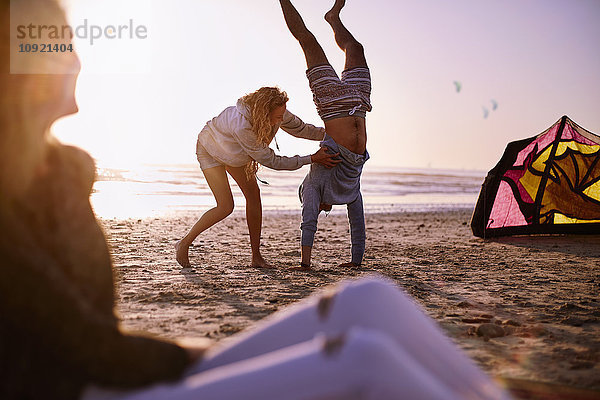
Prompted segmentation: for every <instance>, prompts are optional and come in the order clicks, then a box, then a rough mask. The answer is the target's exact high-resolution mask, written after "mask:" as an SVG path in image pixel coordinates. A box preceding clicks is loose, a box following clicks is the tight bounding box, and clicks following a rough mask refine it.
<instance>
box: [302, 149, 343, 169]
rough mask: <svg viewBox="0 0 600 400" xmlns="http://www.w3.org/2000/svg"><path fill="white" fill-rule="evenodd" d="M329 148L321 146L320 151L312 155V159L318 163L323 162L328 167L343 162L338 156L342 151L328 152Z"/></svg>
mask: <svg viewBox="0 0 600 400" xmlns="http://www.w3.org/2000/svg"><path fill="white" fill-rule="evenodd" d="M327 150H329V147H327V146H325V147H321V148H320V149H319V151H317V152H316V153H315V154H313V155H312V156H310V161H311V162H314V163H317V164H321V165H323V166H325V167H327V168H333V167H335V166H336V165H338V164H339V163H341V162H342V160H340V159H339V158H337V156H339V155H340V153H335V154H329V153H327Z"/></svg>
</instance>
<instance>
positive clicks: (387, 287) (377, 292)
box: [342, 276, 401, 301]
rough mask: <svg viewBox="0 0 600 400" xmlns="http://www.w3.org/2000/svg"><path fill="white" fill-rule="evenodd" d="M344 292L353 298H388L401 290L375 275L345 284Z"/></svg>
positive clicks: (383, 299)
mask: <svg viewBox="0 0 600 400" xmlns="http://www.w3.org/2000/svg"><path fill="white" fill-rule="evenodd" d="M342 293H344V294H345V295H346V296H348V297H351V298H359V299H363V300H367V299H379V300H382V301H385V300H388V299H389V297H390V296H397V295H399V294H400V293H401V292H400V290H399V289H398V288H397V287H396V286H395V285H394V284H393V283H392V282H390V281H388V280H386V279H384V278H382V277H378V276H374V277H370V278H363V279H360V280H358V281H355V282H352V283H350V284H348V285H346V286H344V288H343V290H342Z"/></svg>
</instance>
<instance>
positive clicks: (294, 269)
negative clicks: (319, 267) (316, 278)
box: [290, 263, 312, 272]
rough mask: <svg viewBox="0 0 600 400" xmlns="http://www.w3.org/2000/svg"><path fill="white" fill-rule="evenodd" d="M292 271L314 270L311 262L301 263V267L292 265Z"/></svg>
mask: <svg viewBox="0 0 600 400" xmlns="http://www.w3.org/2000/svg"><path fill="white" fill-rule="evenodd" d="M290 271H302V272H309V271H312V268H311V267H310V264H304V263H300V266H299V267H292V268H290Z"/></svg>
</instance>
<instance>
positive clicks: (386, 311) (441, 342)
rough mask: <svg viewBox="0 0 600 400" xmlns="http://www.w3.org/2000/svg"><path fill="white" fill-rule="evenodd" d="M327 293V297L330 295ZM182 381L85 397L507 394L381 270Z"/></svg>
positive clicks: (237, 340) (276, 323)
mask: <svg viewBox="0 0 600 400" xmlns="http://www.w3.org/2000/svg"><path fill="white" fill-rule="evenodd" d="M328 299H329V300H328ZM187 375H188V377H186V378H183V379H182V380H181V381H179V382H177V383H175V384H168V385H167V384H160V385H156V386H153V387H149V388H146V389H141V390H136V391H129V392H118V393H116V392H103V391H101V390H91V391H88V393H87V394H86V395H85V396H84V399H85V400H100V399H111V400H133V399H135V400H142V399H144V400H154V399H176V400H180V399H181V400H183V399H185V400H187V399H198V400H207V399H245V400H246V399H248V400H250V399H261V400H263V399H278V400H279V399H386V400H389V399H508V398H509V396H508V395H507V394H506V393H505V392H503V391H502V390H501V389H499V388H498V387H497V386H496V385H495V384H494V383H493V382H492V381H491V380H490V379H489V378H488V377H487V376H486V375H485V374H484V373H483V372H482V371H481V370H479V369H478V368H477V367H476V366H475V365H474V364H473V363H472V362H471V360H469V359H468V358H467V357H466V356H465V355H464V354H463V353H462V352H461V351H460V350H459V349H458V348H457V347H456V346H455V345H454V344H453V343H452V342H451V341H450V340H449V339H448V338H447V337H446V336H445V335H444V334H443V332H442V331H441V330H440V329H439V327H438V326H437V325H436V324H435V322H434V321H433V320H432V319H430V318H429V317H428V316H427V315H426V314H425V313H424V312H423V311H422V310H421V309H420V307H419V306H418V305H417V304H415V303H414V302H413V301H412V300H411V299H410V298H409V296H407V295H406V294H405V293H404V292H402V291H401V290H399V289H398V288H397V287H395V286H394V285H393V284H392V283H390V282H388V281H386V280H383V279H381V278H367V279H362V280H358V281H351V282H346V283H345V284H343V285H341V286H340V287H339V289H338V290H337V291H336V292H335V294H334V295H333V297H332V298H330V296H324V295H322V294H321V295H314V296H312V297H310V298H308V299H306V300H304V301H302V302H300V303H298V304H296V305H293V306H291V307H290V308H288V309H286V310H284V311H282V312H278V313H276V314H273V315H272V316H270V317H268V318H266V319H265V320H263V321H261V322H260V323H258V324H257V326H256V327H255V328H254V329H252V330H250V331H248V332H247V333H242V334H240V335H237V336H236V337H234V338H231V340H227V341H226V343H225V344H223V345H221V346H219V345H217V346H216V347H215V348H214V349H211V350H210V351H209V352H208V353H207V355H206V356H205V358H204V359H203V360H202V361H201V362H200V363H198V364H197V365H195V366H193V367H192V368H191V369H190V370H189V371H188V374H187Z"/></svg>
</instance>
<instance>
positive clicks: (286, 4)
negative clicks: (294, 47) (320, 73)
mask: <svg viewBox="0 0 600 400" xmlns="http://www.w3.org/2000/svg"><path fill="white" fill-rule="evenodd" d="M279 3H280V4H281V10H282V11H283V17H284V18H285V23H286V24H287V26H288V29H289V30H290V32H291V33H292V35H293V36H294V37H295V38H296V40H298V42H299V43H300V46H302V51H304V57H306V66H307V68H308V69H310V68H312V67H315V66H317V65H323V64H329V61H328V60H327V56H326V55H325V52H324V51H323V48H322V47H321V45H320V44H319V42H317V39H316V38H315V35H313V34H312V32H311V31H309V30H308V28H306V25H304V21H303V20H302V17H301V16H300V14H299V13H298V10H296V8H295V7H294V6H293V4H292V2H291V1H290V0H279Z"/></svg>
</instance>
